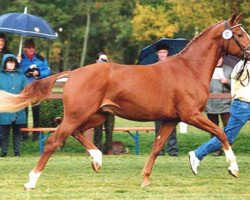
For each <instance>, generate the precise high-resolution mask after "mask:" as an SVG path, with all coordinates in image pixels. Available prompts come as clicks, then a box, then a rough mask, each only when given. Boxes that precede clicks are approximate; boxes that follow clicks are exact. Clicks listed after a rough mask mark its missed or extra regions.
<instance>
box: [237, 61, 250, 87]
mask: <svg viewBox="0 0 250 200" xmlns="http://www.w3.org/2000/svg"><path fill="white" fill-rule="evenodd" d="M247 61H248V60H247V59H245V60H244V63H243V64H242V65H241V66H240V69H239V71H238V72H236V74H237V78H236V79H237V80H239V81H240V84H241V85H242V86H243V87H246V86H247V85H248V84H249V82H250V79H249V76H250V75H249V71H248V69H246V64H247ZM244 70H247V75H246V77H245V78H243V80H240V78H241V76H242V74H243V72H244ZM245 80H247V83H246V84H244V83H243V82H244V81H245Z"/></svg>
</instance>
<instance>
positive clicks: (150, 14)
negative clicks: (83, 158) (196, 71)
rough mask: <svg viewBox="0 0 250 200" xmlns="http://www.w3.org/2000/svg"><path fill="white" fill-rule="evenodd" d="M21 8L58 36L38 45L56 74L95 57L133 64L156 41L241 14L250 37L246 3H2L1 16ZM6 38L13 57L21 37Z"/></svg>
mask: <svg viewBox="0 0 250 200" xmlns="http://www.w3.org/2000/svg"><path fill="white" fill-rule="evenodd" d="M25 6H27V7H28V13H30V14H34V15H37V16H41V17H42V18H44V19H45V20H47V21H48V22H49V23H50V24H51V25H52V27H53V28H54V29H55V31H57V32H58V34H59V38H58V39H56V40H55V41H47V40H44V39H36V41H37V43H38V45H37V47H38V49H40V51H41V53H42V54H43V55H44V56H47V57H48V60H49V62H50V65H51V67H52V69H53V71H54V72H58V71H63V70H67V69H75V68H77V67H79V66H80V63H82V64H84V65H87V64H90V63H94V62H95V55H96V54H97V53H98V52H99V51H105V52H106V53H107V54H108V55H109V58H110V60H111V61H113V62H118V63H125V64H134V63H136V62H137V58H138V56H139V53H140V50H141V49H142V48H143V47H145V46H146V45H149V44H151V43H152V42H154V41H155V40H158V39H160V38H161V37H173V38H176V37H181V38H186V39H191V38H192V37H193V36H194V35H195V34H197V33H198V32H200V31H202V30H203V29H204V28H206V27H207V26H209V25H211V24H214V23H216V22H217V21H220V20H224V19H227V18H228V16H230V15H231V14H232V13H233V12H234V11H236V10H237V11H241V12H243V14H244V18H243V21H242V23H243V24H244V27H245V29H246V31H247V32H250V4H249V3H248V1H247V0H231V1H229V0H221V1H217V0H211V1H207V0H200V1H196V0H178V1H175V0H165V1H164V0H130V1H127V0H120V1H116V0H85V1H81V0H54V1H50V0H43V1H36V0H21V1H20V0H1V6H0V14H4V13H7V12H23V10H24V7H25ZM88 8H89V11H88ZM7 36H8V42H9V46H10V49H11V50H12V51H13V52H17V49H18V45H19V37H18V36H14V35H11V34H7Z"/></svg>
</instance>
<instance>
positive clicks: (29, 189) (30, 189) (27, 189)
mask: <svg viewBox="0 0 250 200" xmlns="http://www.w3.org/2000/svg"><path fill="white" fill-rule="evenodd" d="M24 189H25V191H27V192H29V191H33V190H35V188H26V187H24Z"/></svg>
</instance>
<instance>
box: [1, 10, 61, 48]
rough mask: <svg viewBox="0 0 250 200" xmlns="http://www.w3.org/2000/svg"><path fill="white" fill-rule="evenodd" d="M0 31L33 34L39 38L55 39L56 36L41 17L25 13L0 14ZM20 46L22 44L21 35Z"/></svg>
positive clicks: (25, 11)
mask: <svg viewBox="0 0 250 200" xmlns="http://www.w3.org/2000/svg"><path fill="white" fill-rule="evenodd" d="M0 32H7V33H14V34H19V35H27V36H35V37H39V38H46V39H55V38H57V37H58V35H57V33H56V32H55V31H54V30H53V28H52V27H51V26H50V24H48V23H47V22H46V21H45V20H43V19H42V18H41V17H37V16H35V15H31V14H28V13H27V8H25V10H24V13H7V14H3V15H1V16H0ZM20 46H22V37H21V42H20Z"/></svg>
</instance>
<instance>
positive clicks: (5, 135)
mask: <svg viewBox="0 0 250 200" xmlns="http://www.w3.org/2000/svg"><path fill="white" fill-rule="evenodd" d="M1 127H2V141H1V147H2V154H7V153H8V147H9V136H10V130H11V128H12V132H13V148H14V153H15V154H19V153H20V141H21V133H20V128H21V125H20V124H15V122H12V124H8V125H1Z"/></svg>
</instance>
